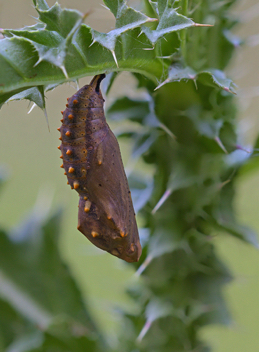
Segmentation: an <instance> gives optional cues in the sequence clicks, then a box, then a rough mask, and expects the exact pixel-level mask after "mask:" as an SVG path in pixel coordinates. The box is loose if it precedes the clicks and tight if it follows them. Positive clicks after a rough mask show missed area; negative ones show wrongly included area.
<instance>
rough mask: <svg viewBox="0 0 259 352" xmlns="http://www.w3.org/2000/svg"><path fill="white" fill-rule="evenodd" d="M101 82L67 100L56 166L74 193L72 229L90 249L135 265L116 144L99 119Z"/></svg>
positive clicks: (134, 235) (134, 233)
mask: <svg viewBox="0 0 259 352" xmlns="http://www.w3.org/2000/svg"><path fill="white" fill-rule="evenodd" d="M104 77H105V75H104V74H101V75H98V76H95V77H94V78H93V80H92V81H91V83H90V84H89V85H86V86H84V87H83V88H81V89H79V91H78V92H76V93H75V94H74V95H73V96H72V97H71V98H68V99H67V100H68V103H67V104H66V106H67V108H66V110H65V111H62V114H63V118H62V120H61V122H62V126H61V127H60V128H59V129H58V130H59V131H60V132H61V137H60V140H61V141H62V142H61V146H60V147H58V148H59V149H60V150H61V152H62V155H61V158H62V159H63V165H61V167H63V168H64V169H65V175H66V176H67V179H68V184H70V186H71V188H73V189H75V190H76V191H77V192H78V193H79V197H80V198H79V212H78V226H77V228H78V230H79V231H81V232H82V233H83V234H84V235H85V236H86V237H87V238H88V239H89V240H90V241H91V242H92V243H93V244H94V245H95V246H97V247H99V248H101V249H103V250H105V251H107V252H109V253H111V254H112V255H115V256H116V257H119V258H121V259H124V260H126V261H127V262H136V261H138V260H139V257H140V255H141V246H140V242H139V235H138V229H137V224H136V219H135V213H134V209H133V205H132V200H131V194H130V190H129V186H128V181H127V178H126V175H125V171H124V168H123V164H122V160H121V154H120V149H119V145H118V142H117V139H116V138H115V136H114V134H113V133H112V131H111V130H110V128H109V126H108V124H107V122H106V119H105V116H104V111H103V102H104V99H103V97H102V93H101V91H100V83H101V81H102V80H103V79H104Z"/></svg>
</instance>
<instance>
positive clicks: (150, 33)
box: [142, 1, 196, 44]
mask: <svg viewBox="0 0 259 352" xmlns="http://www.w3.org/2000/svg"><path fill="white" fill-rule="evenodd" d="M158 12H159V23H158V26H157V28H156V29H155V30H151V29H150V28H148V27H145V26H142V30H143V32H144V33H145V34H146V36H147V37H148V39H149V40H150V41H151V43H152V44H155V43H156V42H157V41H158V39H160V38H161V37H163V36H164V35H165V34H168V33H172V32H175V31H179V30H181V29H184V28H188V27H191V26H195V25H196V24H195V23H194V22H193V21H192V20H191V19H189V18H187V17H185V16H183V15H181V14H179V13H177V11H176V10H175V9H174V8H169V6H168V1H166V2H165V1H163V2H162V1H159V2H158Z"/></svg>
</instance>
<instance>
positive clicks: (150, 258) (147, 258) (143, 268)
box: [135, 254, 153, 276]
mask: <svg viewBox="0 0 259 352" xmlns="http://www.w3.org/2000/svg"><path fill="white" fill-rule="evenodd" d="M152 259H153V256H151V255H150V254H149V255H148V256H147V257H146V259H145V260H144V262H143V263H142V264H141V265H140V267H139V268H138V270H137V271H136V272H135V275H136V276H140V275H141V274H142V273H143V271H144V270H145V269H146V268H147V266H148V265H149V264H150V263H151V261H152Z"/></svg>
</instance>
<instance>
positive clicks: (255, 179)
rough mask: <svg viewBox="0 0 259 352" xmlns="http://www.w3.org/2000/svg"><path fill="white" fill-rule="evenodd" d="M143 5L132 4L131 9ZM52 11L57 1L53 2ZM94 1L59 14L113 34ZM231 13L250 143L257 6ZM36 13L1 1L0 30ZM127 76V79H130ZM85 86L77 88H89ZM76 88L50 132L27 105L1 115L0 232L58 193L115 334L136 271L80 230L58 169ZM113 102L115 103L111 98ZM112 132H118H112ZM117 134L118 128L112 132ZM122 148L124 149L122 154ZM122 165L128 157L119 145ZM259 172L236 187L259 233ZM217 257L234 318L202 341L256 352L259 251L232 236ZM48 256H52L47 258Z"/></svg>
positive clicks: (70, 237)
mask: <svg viewBox="0 0 259 352" xmlns="http://www.w3.org/2000/svg"><path fill="white" fill-rule="evenodd" d="M134 2H135V3H138V1H131V3H134ZM48 3H49V5H53V4H54V1H50V0H49V1H48ZM101 3H102V1H101V0H100V1H94V0H91V1H90V0H85V1H83V0H74V1H69V0H60V4H61V6H62V7H68V8H75V9H78V10H80V11H81V12H87V11H89V10H90V9H91V10H92V13H91V15H90V16H89V17H88V18H87V21H86V22H87V24H89V25H91V26H93V27H94V28H95V29H97V30H99V31H104V32H105V31H109V30H111V29H112V28H113V25H114V20H113V17H112V16H111V14H110V13H109V12H108V11H107V10H106V9H105V8H104V7H102V5H101ZM237 5H238V6H236V7H235V9H234V10H233V13H234V14H236V15H237V14H239V16H240V18H241V23H240V25H239V26H238V27H237V28H236V32H235V33H236V34H238V35H239V36H240V37H241V38H244V39H245V38H246V39H247V45H246V46H243V47H241V48H238V49H237V53H236V57H235V59H234V60H233V61H232V65H231V67H229V70H228V73H229V75H230V76H231V78H232V79H233V80H234V81H235V83H236V84H237V85H238V87H239V88H238V95H237V99H238V103H239V107H240V108H239V120H240V129H241V131H242V134H243V135H245V142H246V144H249V143H252V142H253V141H254V139H255V137H256V136H257V134H258V132H259V120H258V111H259V99H258V96H259V69H258V63H259V26H258V21H259V3H258V2H257V0H246V1H240V2H239V4H237ZM33 17H37V13H36V11H35V10H34V8H33V6H32V1H31V0H8V1H7V0H0V27H1V28H20V27H23V26H25V25H32V24H34V22H35V20H34V18H33ZM127 77H129V75H128V76H127ZM89 80H90V77H89V78H88V77H87V78H85V79H81V80H80V82H79V85H80V86H82V85H83V84H86V83H87V82H89ZM123 82H125V79H122V78H121V79H118V81H117V82H116V86H115V87H114V89H113V91H112V96H115V95H116V94H120V95H122V94H123V93H126V94H127V92H128V88H127V87H125V86H124V87H123ZM75 89H76V86H75V85H74V84H73V83H71V84H65V85H63V86H61V87H58V88H57V89H56V90H54V91H53V92H51V93H49V94H48V95H47V113H48V117H49V125H50V133H49V131H48V128H47V124H46V121H45V117H44V115H43V113H42V112H41V111H40V110H39V109H38V108H35V109H34V110H33V111H32V112H31V113H30V114H29V115H28V114H27V112H28V103H27V102H25V101H23V102H11V103H9V104H8V105H5V106H4V107H3V108H2V109H1V111H0V166H5V167H6V169H7V170H8V171H9V180H8V182H7V183H6V185H5V187H4V188H3V192H2V193H1V197H0V225H1V226H3V227H10V226H13V225H14V224H15V223H17V222H18V221H19V220H20V219H21V217H22V216H24V215H26V213H27V212H28V211H29V210H30V208H31V207H32V206H33V205H34V203H35V201H36V198H37V195H38V193H39V191H40V190H42V189H43V192H44V193H46V192H48V193H49V194H50V196H51V195H52V194H54V201H53V209H55V208H56V207H58V206H60V205H63V207H64V222H63V236H62V238H61V244H60V246H61V252H62V253H63V257H64V259H65V260H66V261H67V262H68V263H69V265H70V267H71V270H72V271H73V273H74V275H75V277H76V278H77V280H78V282H79V284H80V285H81V287H82V290H83V292H84V293H85V294H86V297H87V299H88V302H89V303H90V304H89V306H90V307H91V310H92V312H93V314H95V316H96V317H97V319H98V322H99V323H100V324H101V326H102V327H103V329H104V331H105V332H106V333H107V334H110V333H111V335H110V336H112V334H113V333H114V332H115V331H116V326H118V324H119V321H118V317H117V316H116V313H115V310H113V309H114V307H124V309H131V308H132V304H133V303H132V302H130V301H129V299H128V297H127V296H126V294H125V293H124V289H125V287H126V285H129V284H130V282H132V280H135V279H134V277H133V271H132V269H131V268H130V267H129V266H127V265H126V264H124V263H123V262H122V261H119V260H118V259H116V258H113V257H112V256H110V255H109V254H106V253H103V252H100V251H99V250H97V249H96V248H95V247H93V246H92V245H91V244H90V243H89V242H88V241H87V240H86V239H85V238H84V236H82V235H81V234H80V233H79V232H78V231H77V230H76V225H77V202H78V196H77V194H76V192H72V191H71V190H70V188H69V187H68V186H67V184H66V178H65V176H64V175H63V172H62V170H61V169H60V159H59V156H60V152H59V150H58V149H57V146H58V145H59V140H58V137H59V133H58V132H57V130H56V129H57V127H59V126H60V118H61V114H60V110H63V109H64V106H65V104H66V98H67V97H69V96H71V95H72V94H74V93H75ZM110 99H112V97H111V98H110ZM113 126H114V125H113ZM115 127H116V125H115ZM123 146H124V148H123ZM121 147H122V154H123V160H124V164H125V165H127V159H128V152H127V150H126V148H125V145H123V144H122V143H121ZM258 184H259V170H258V171H256V172H254V173H251V174H250V175H249V176H247V177H246V178H244V179H242V178H240V180H239V185H238V193H237V197H236V202H235V205H236V211H237V214H238V216H239V219H240V220H241V221H242V222H243V223H245V224H248V225H249V226H251V227H252V228H254V229H255V230H256V231H257V232H258V233H259V216H258V213H259V211H258V209H259V187H258ZM215 244H216V246H217V249H218V254H219V255H220V257H221V259H222V260H223V261H224V262H225V263H226V264H227V265H228V267H229V268H230V269H231V271H232V273H233V275H234V277H235V281H233V282H232V283H231V284H230V285H228V286H227V287H226V288H225V291H224V295H225V299H226V300H227V303H228V307H229V310H230V311H231V313H232V317H233V321H234V322H233V324H232V326H230V327H227V328H226V327H221V326H220V327H219V326H213V327H209V328H206V329H204V330H203V338H205V339H206V340H208V342H209V344H210V345H212V346H213V352H227V351H228V352H230V351H231V352H232V351H235V352H244V351H249V352H256V351H259V338H258V336H259V256H258V250H256V249H254V248H253V247H251V246H248V245H245V244H243V243H242V242H239V241H238V240H236V239H233V238H232V237H226V236H224V237H218V238H217V239H215ZM46 255H47V254H46Z"/></svg>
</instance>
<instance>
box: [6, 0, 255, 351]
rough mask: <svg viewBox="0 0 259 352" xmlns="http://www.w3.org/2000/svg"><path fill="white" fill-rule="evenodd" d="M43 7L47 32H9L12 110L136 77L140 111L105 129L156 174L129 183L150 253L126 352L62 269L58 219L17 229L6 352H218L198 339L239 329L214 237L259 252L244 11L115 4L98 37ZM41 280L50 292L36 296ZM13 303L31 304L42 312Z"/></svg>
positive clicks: (222, 6)
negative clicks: (245, 131) (240, 71)
mask: <svg viewBox="0 0 259 352" xmlns="http://www.w3.org/2000/svg"><path fill="white" fill-rule="evenodd" d="M33 3H34V6H35V10H36V11H37V12H38V16H39V17H38V20H37V23H36V24H35V25H33V26H30V27H25V28H22V29H15V30H14V29H5V30H2V35H3V37H4V39H2V40H0V104H1V105H3V104H4V103H6V102H8V101H11V100H21V99H28V100H30V101H31V102H33V104H36V105H37V106H38V107H40V108H41V109H42V110H43V111H45V107H46V103H45V93H46V92H47V91H49V90H52V89H54V88H55V87H56V86H58V85H60V84H62V83H65V82H68V81H76V80H78V79H79V78H81V77H84V76H88V75H89V76H90V75H95V74H99V73H106V74H107V75H108V78H107V82H108V83H107V84H106V94H109V91H110V88H111V86H112V84H113V82H114V81H116V77H117V75H118V74H120V72H122V71H129V72H131V73H132V75H133V76H134V77H135V81H136V90H137V92H139V93H138V98H135V99H133V98H129V97H128V96H125V97H120V98H118V99H117V100H115V101H114V102H113V103H112V104H111V105H110V106H109V107H107V116H108V118H109V120H110V121H112V120H114V121H116V122H118V123H119V121H122V120H127V121H128V123H127V125H124V126H126V128H125V129H124V130H122V129H121V131H120V133H119V134H118V137H119V138H127V139H129V140H130V142H131V143H132V155H133V156H134V158H135V159H136V160H137V159H141V160H142V161H143V162H144V163H145V164H147V165H151V166H152V170H153V173H152V172H150V173H149V174H148V175H147V172H145V170H144V171H143V169H142V170H137V169H135V170H134V171H133V172H132V174H131V175H130V177H129V182H130V186H131V191H132V196H133V202H134V204H135V210H136V211H137V212H138V219H141V224H142V228H141V229H140V235H142V236H141V237H142V238H141V239H142V245H143V253H142V256H141V258H140V261H139V263H137V264H129V265H133V266H134V267H135V269H136V275H137V276H138V277H139V280H138V281H137V283H135V284H133V285H131V287H130V288H129V290H128V294H129V295H130V296H131V297H132V299H133V300H134V301H135V303H136V305H137V310H136V311H134V314H133V313H131V314H129V313H126V312H121V331H120V332H119V333H118V336H117V345H116V346H115V347H114V346H113V347H111V346H109V344H107V342H106V341H105V338H104V337H103V336H102V335H101V333H100V331H99V328H98V326H96V324H95V323H94V319H93V318H92V317H91V316H90V315H89V313H88V311H87V307H84V305H83V303H82V302H81V295H80V291H79V289H78V288H77V286H76V284H75V282H74V280H73V277H72V275H71V274H70V272H69V270H68V269H67V267H66V266H65V265H64V263H63V262H62V259H61V258H60V255H59V252H58V248H57V240H58V237H57V233H58V228H59V222H60V220H59V215H58V214H56V215H53V214H52V216H50V217H48V216H47V214H45V217H39V216H37V214H38V212H37V209H38V208H37V207H36V210H34V212H33V213H32V216H31V217H30V218H29V219H27V221H25V222H24V223H23V224H22V225H21V226H20V227H18V228H17V231H16V235H17V238H19V240H18V241H17V240H16V241H14V240H13V239H12V238H13V237H8V234H7V233H6V231H5V232H4V231H3V232H2V234H1V243H2V245H1V246H0V251H1V258H2V272H3V275H2V277H1V280H2V282H3V283H4V284H5V286H3V287H5V288H6V289H5V290H3V289H2V290H1V289H0V291H1V297H2V301H1V306H2V311H4V312H5V318H3V315H1V318H0V324H1V327H2V329H1V330H2V337H1V341H0V342H1V344H2V346H3V347H2V348H3V350H6V351H11V350H12V349H11V348H12V347H13V346H17V351H24V350H26V351H47V350H53V351H68V350H71V351H89V352H90V351H97V350H100V351H112V350H114V351H120V352H123V351H125V352H129V351H131V352H133V351H134V352H137V351H138V352H140V351H143V352H144V351H147V352H157V351H159V352H167V351H168V352H169V351H170V352H172V351H174V352H184V351H185V352H187V351H188V352H191V351H193V352H205V351H209V350H210V348H209V346H207V345H206V344H205V343H204V342H203V341H201V340H200V337H199V335H200V334H199V332H200V329H201V328H202V327H204V326H206V325H208V324H228V322H229V319H230V318H229V313H228V309H227V308H226V305H225V302H224V300H223V298H222V289H223V286H224V285H225V284H226V283H228V282H229V281H230V280H231V274H230V272H229V270H228V269H227V268H226V267H225V265H224V264H223V263H222V262H221V261H220V260H219V258H218V257H217V254H216V253H215V248H214V244H213V238H214V236H217V235H218V234H219V233H222V234H224V236H234V237H236V238H237V239H239V240H242V241H245V242H248V243H251V244H253V245H257V243H256V240H255V235H254V233H253V231H251V230H250V229H249V228H247V227H245V226H243V225H242V224H240V223H239V221H238V219H236V216H235V212H234V209H233V199H234V195H235V189H236V179H237V177H238V173H239V170H240V168H241V167H242V165H243V164H245V163H249V162H250V160H251V159H252V158H253V157H254V153H253V151H251V152H250V153H248V152H247V151H246V150H245V149H244V148H242V138H241V136H238V135H237V118H236V114H237V105H236V99H235V84H234V83H233V82H232V80H231V79H229V78H228V77H226V75H225V73H224V69H225V68H226V66H227V65H228V63H229V61H230V59H231V58H232V55H233V54H234V51H235V47H236V45H237V41H236V38H234V39H233V36H232V32H231V30H232V28H233V27H234V25H235V24H236V19H234V18H232V17H231V15H230V9H231V6H232V5H233V4H234V3H235V1H234V0H230V1H227V2H222V1H217V0H206V1H203V2H199V1H197V0H193V1H189V2H188V0H182V1H180V0H179V1H172V0H154V1H151V0H145V1H142V2H140V3H139V9H138V10H136V9H134V8H132V7H130V6H129V5H128V4H127V2H126V1H125V0H116V1H115V0H104V4H105V6H106V7H107V10H110V11H111V12H112V14H113V15H114V17H115V19H116V24H115V28H114V29H113V30H111V31H110V32H108V33H100V32H98V31H96V30H94V29H92V28H91V27H89V26H88V25H86V24H85V23H84V22H85V21H87V15H88V13H87V12H86V13H85V14H82V13H80V12H78V11H76V10H71V9H61V7H60V5H59V4H58V3H56V4H55V5H54V6H52V7H49V6H48V4H47V2H46V1H45V0H33ZM149 169H150V168H149ZM28 224H29V225H30V226H29V225H28ZM29 229H30V230H29ZM144 235H145V236H144ZM35 238H38V239H39V240H37V241H35ZM22 251H23V253H24V251H26V253H27V254H26V256H24V255H21V252H22ZM46 252H48V253H51V256H50V257H49V258H48V263H49V264H47V262H46V261H45V259H44V256H45V254H46ZM4 253H12V255H4ZM31 265H33V267H34V270H33V271H32V270H28V268H29V266H31ZM35 268H37V276H39V277H40V278H41V279H40V280H38V281H35V285H34V286H33V287H31V286H30V285H29V282H30V281H31V280H32V278H34V275H35ZM25 272H26V274H25ZM50 275H51V276H52V277H53V276H55V281H56V286H55V288H54V289H53V287H50V286H48V284H47V282H48V279H49V276H50ZM57 279H58V280H57ZM33 280H34V279H33ZM14 287H15V288H14ZM10 290H11V291H12V290H14V291H15V290H16V292H18V293H19V294H20V295H21V296H22V294H24V293H25V296H24V302H26V304H28V307H29V308H30V309H29V310H26V309H25V310H24V309H23V306H22V304H17V301H16V300H15V298H13V297H12V296H10V295H8V292H11V291H10ZM64 291H66V292H68V293H66V295H63V294H62V293H63V292H64ZM3 292H4V293H3ZM40 308H41V309H40ZM42 309H43V310H42ZM29 311H30V312H31V311H32V312H33V314H31V313H30V314H29V313H28V312H29ZM43 313H44V314H43ZM14 322H15V324H16V325H17V326H18V327H19V329H18V331H19V333H18V334H17V333H15V331H14V326H13V324H14ZM25 345H26V349H22V348H23V347H22V346H25Z"/></svg>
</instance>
